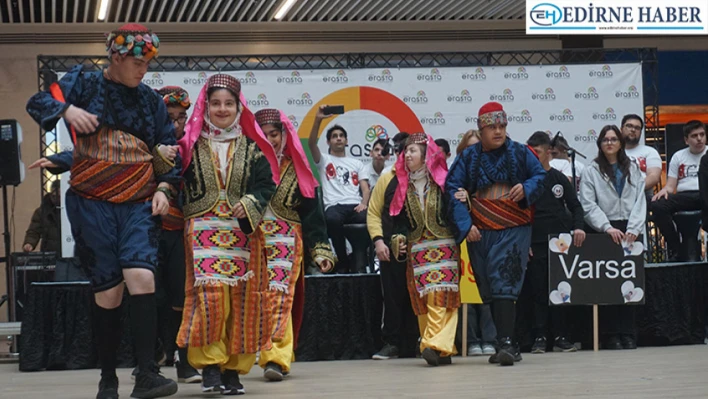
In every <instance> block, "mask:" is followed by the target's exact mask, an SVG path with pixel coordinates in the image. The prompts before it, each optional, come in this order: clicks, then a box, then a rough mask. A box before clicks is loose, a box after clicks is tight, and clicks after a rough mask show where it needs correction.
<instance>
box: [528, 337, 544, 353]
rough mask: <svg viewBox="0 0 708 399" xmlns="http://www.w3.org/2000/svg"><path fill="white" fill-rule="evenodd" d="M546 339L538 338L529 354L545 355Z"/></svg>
mask: <svg viewBox="0 0 708 399" xmlns="http://www.w3.org/2000/svg"><path fill="white" fill-rule="evenodd" d="M547 346H548V344H547V343H546V337H538V338H536V341H535V342H534V343H533V346H532V347H531V353H546V347H547Z"/></svg>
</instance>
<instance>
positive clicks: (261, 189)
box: [177, 74, 279, 395]
mask: <svg viewBox="0 0 708 399" xmlns="http://www.w3.org/2000/svg"><path fill="white" fill-rule="evenodd" d="M194 106H195V109H194V113H193V114H192V116H191V118H190V120H189V122H188V123H187V126H186V128H185V136H184V137H183V138H182V139H181V140H179V145H180V154H182V156H183V169H184V171H185V172H184V208H183V211H184V218H185V222H186V224H185V247H186V248H185V249H186V258H187V259H186V261H187V265H188V268H189V269H188V271H187V281H186V285H185V290H186V292H185V304H184V312H183V317H182V325H181V327H180V331H179V336H178V339H177V345H178V346H180V347H182V346H187V345H188V358H189V363H190V364H191V365H193V366H194V367H196V368H198V369H202V390H203V391H204V392H214V391H221V392H222V393H223V394H226V395H238V394H243V393H244V392H245V390H244V388H243V385H242V384H241V382H240V380H239V373H240V374H246V373H248V371H249V370H250V369H251V367H252V366H253V364H254V363H255V360H256V352H258V351H260V350H266V349H270V336H271V331H272V329H271V328H270V316H269V312H268V295H267V293H268V285H269V279H268V273H267V269H266V262H265V252H264V249H263V246H264V238H263V233H262V231H261V230H260V229H259V228H258V225H259V224H260V223H261V219H262V217H263V213H264V212H265V209H266V207H267V205H268V202H269V201H270V199H271V196H272V195H273V192H274V191H275V187H276V186H275V183H274V180H275V181H277V180H278V175H279V172H278V167H277V165H278V161H277V159H276V156H275V152H274V151H273V147H272V146H271V145H270V143H269V142H268V140H266V139H265V137H264V136H263V132H262V131H261V130H260V128H259V127H258V125H257V124H256V121H255V118H254V116H253V114H252V113H251V111H250V110H249V109H248V108H247V107H246V101H245V99H244V98H243V97H242V96H241V84H240V82H239V81H238V80H237V79H235V78H234V77H232V76H228V75H221V74H219V75H213V76H211V77H210V78H209V79H208V80H207V83H206V84H205V85H204V87H203V88H202V90H201V92H200V94H199V98H198V99H197V101H196V102H195V103H194Z"/></svg>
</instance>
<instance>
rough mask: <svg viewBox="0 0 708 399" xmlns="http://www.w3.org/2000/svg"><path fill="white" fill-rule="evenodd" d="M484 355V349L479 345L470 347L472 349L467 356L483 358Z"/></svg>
mask: <svg viewBox="0 0 708 399" xmlns="http://www.w3.org/2000/svg"><path fill="white" fill-rule="evenodd" d="M482 355H484V351H482V347H481V346H479V344H474V345H470V347H469V348H467V356H482Z"/></svg>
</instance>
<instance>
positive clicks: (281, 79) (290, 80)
mask: <svg viewBox="0 0 708 399" xmlns="http://www.w3.org/2000/svg"><path fill="white" fill-rule="evenodd" d="M278 83H285V84H300V83H302V78H301V77H300V72H298V71H292V72H291V73H290V76H278Z"/></svg>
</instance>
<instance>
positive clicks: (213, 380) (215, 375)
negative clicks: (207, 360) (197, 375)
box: [202, 365, 224, 392]
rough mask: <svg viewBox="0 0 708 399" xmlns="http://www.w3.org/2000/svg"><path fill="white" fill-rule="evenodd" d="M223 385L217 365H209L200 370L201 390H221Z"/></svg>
mask: <svg viewBox="0 0 708 399" xmlns="http://www.w3.org/2000/svg"><path fill="white" fill-rule="evenodd" d="M222 389H224V385H223V384H222V383H221V371H219V366H216V365H211V366H206V367H204V370H202V392H221V390H222Z"/></svg>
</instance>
